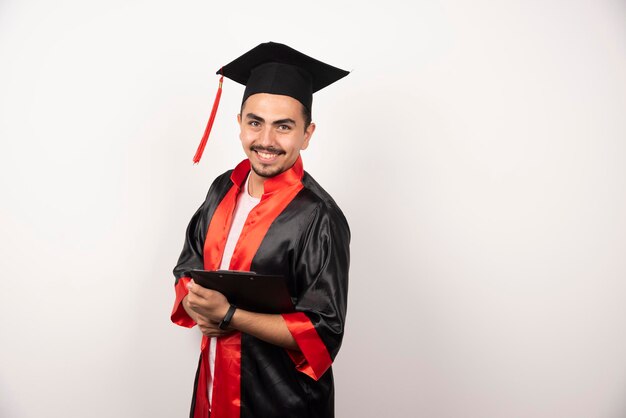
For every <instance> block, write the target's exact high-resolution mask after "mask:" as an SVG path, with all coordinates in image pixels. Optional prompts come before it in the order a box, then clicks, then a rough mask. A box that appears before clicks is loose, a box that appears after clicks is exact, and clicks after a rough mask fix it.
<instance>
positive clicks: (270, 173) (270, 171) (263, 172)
mask: <svg viewBox="0 0 626 418" xmlns="http://www.w3.org/2000/svg"><path fill="white" fill-rule="evenodd" d="M251 167H252V171H254V172H255V173H256V174H257V176H260V177H265V178H271V177H276V176H277V175H279V174H280V173H282V172H283V171H285V170H283V169H282V167H267V166H263V165H261V164H251Z"/></svg>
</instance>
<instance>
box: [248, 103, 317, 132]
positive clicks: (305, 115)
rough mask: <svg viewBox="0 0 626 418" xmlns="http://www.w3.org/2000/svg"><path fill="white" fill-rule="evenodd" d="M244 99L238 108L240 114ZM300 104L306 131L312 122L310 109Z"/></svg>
mask: <svg viewBox="0 0 626 418" xmlns="http://www.w3.org/2000/svg"><path fill="white" fill-rule="evenodd" d="M246 101H247V99H246V100H244V101H243V102H242V103H241V108H240V109H239V114H240V115H241V114H242V113H243V106H244V105H245V104H246ZM300 104H301V105H302V117H303V118H304V130H305V131H306V130H307V128H308V127H309V125H310V124H311V122H312V119H311V109H309V108H308V107H306V106H305V105H303V104H302V103H300Z"/></svg>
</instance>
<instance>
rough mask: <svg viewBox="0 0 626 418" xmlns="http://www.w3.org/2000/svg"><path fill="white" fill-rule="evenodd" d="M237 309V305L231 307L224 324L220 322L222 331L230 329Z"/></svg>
mask: <svg viewBox="0 0 626 418" xmlns="http://www.w3.org/2000/svg"><path fill="white" fill-rule="evenodd" d="M236 309H237V307H236V306H235V305H230V308H228V312H226V315H225V316H224V319H222V322H220V324H219V328H220V329H226V328H228V326H229V325H230V321H231V319H233V315H234V314H235V310H236Z"/></svg>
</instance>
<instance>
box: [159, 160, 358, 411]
mask: <svg viewBox="0 0 626 418" xmlns="http://www.w3.org/2000/svg"><path fill="white" fill-rule="evenodd" d="M249 171H250V163H249V161H248V160H244V161H243V162H241V163H240V164H239V165H238V166H237V167H236V168H235V169H234V170H230V171H227V172H226V173H224V174H222V175H221V176H220V177H218V178H217V179H216V180H215V181H214V182H213V184H212V185H211V187H210V189H209V192H208V194H207V197H206V200H205V201H204V203H203V204H202V205H201V206H200V208H199V209H198V211H197V212H196V213H195V214H194V216H193V217H192V219H191V222H190V223H189V227H188V228H187V233H186V236H185V244H184V247H183V250H182V253H181V255H180V258H179V261H178V264H177V266H176V267H175V268H174V276H175V278H176V281H175V291H176V299H175V302H174V308H173V311H172V316H171V318H172V321H173V322H174V323H176V324H178V325H181V326H185V327H192V326H193V325H195V323H194V322H193V320H192V319H191V318H190V317H189V316H188V315H187V313H186V312H185V310H184V308H183V307H182V304H181V302H182V299H183V298H184V297H185V295H186V294H187V289H186V286H185V285H186V283H187V282H188V281H189V280H190V278H189V277H188V274H187V272H188V271H189V270H191V269H205V270H217V269H218V268H219V265H220V262H221V259H222V253H223V251H224V246H225V244H226V238H227V236H228V232H229V228H230V224H231V222H232V216H233V211H234V208H235V204H236V200H237V195H238V193H239V192H240V188H241V187H242V186H243V184H244V183H245V179H246V177H247V175H248V172H249ZM264 192H265V193H264V194H263V196H262V197H261V201H260V202H259V204H258V205H257V206H256V207H255V208H253V209H252V211H251V212H250V214H249V215H248V218H247V220H246V223H245V225H244V227H243V230H242V232H241V235H240V237H239V240H238V242H237V245H236V247H235V250H234V252H233V256H232V259H231V263H230V269H231V270H243V271H255V272H257V273H262V274H276V275H283V276H285V277H287V281H288V287H289V291H290V293H291V296H292V299H294V301H295V307H296V312H294V313H287V314H282V316H283V318H284V320H285V323H286V324H287V327H288V329H289V331H290V332H291V334H292V335H293V337H294V339H295V341H296V343H297V344H298V347H299V348H300V351H291V350H287V349H284V348H281V347H278V346H275V345H272V344H269V343H266V342H264V341H261V340H259V339H257V338H255V337H253V336H251V335H248V334H243V333H240V332H234V333H232V334H229V335H227V336H225V337H220V338H218V339H217V347H216V359H215V369H214V376H213V397H212V405H211V417H212V418H234V417H241V418H249V417H262V418H269V417H298V418H305V417H316V418H319V417H333V416H334V388H333V376H332V370H331V364H332V362H333V360H334V358H335V356H336V355H337V352H338V351H339V347H340V345H341V340H342V337H343V332H344V322H345V317H346V303H347V291H348V265H349V241H350V230H349V228H348V224H347V222H346V219H345V217H344V215H343V213H342V212H341V210H340V209H339V208H338V207H337V205H336V204H335V202H334V201H333V199H332V198H331V197H330V195H328V193H326V192H325V191H324V190H323V189H322V188H321V186H320V185H319V184H318V183H317V182H316V181H315V180H314V179H313V178H312V177H311V176H310V175H309V174H308V173H306V172H305V171H304V170H303V167H302V160H301V158H298V160H297V161H296V163H295V164H294V165H293V167H291V168H290V169H289V170H287V171H285V172H283V173H281V174H279V175H278V176H276V177H273V178H271V179H268V180H267V181H266V182H265V184H264ZM208 373H209V366H208V339H207V338H206V337H203V340H202V347H201V354H200V361H199V365H198V371H197V373H196V381H195V385H194V395H193V400H192V406H191V415H190V416H191V417H192V418H200V417H202V418H206V417H208V415H209V401H208V396H207V376H208Z"/></svg>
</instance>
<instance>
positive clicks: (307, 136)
mask: <svg viewBox="0 0 626 418" xmlns="http://www.w3.org/2000/svg"><path fill="white" fill-rule="evenodd" d="M313 132H315V124H314V123H313V122H311V123H310V124H309V126H308V127H307V128H306V130H305V131H304V142H303V143H302V147H300V149H303V150H304V149H307V148H308V147H309V141H310V140H311V137H312V136H313Z"/></svg>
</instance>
